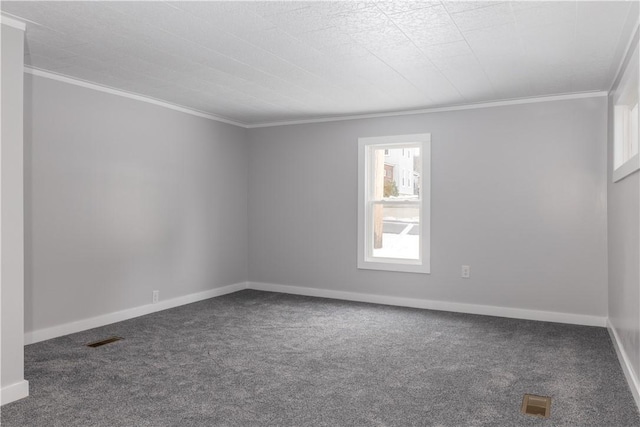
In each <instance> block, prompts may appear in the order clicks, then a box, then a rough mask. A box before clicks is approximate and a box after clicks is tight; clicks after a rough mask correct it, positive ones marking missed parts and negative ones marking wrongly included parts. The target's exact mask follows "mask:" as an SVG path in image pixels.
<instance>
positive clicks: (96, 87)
mask: <svg viewBox="0 0 640 427" xmlns="http://www.w3.org/2000/svg"><path fill="white" fill-rule="evenodd" d="M24 72H25V73H27V74H32V75H34V76H38V77H44V78H46V79H51V80H57V81H60V82H64V83H68V84H72V85H75V86H80V87H84V88H87V89H93V90H97V91H99V92H105V93H108V94H111V95H117V96H122V97H124V98H129V99H135V100H136V101H142V102H146V103H149V104H153V105H158V106H160V107H164V108H169V109H171V110H175V111H180V112H181V113H186V114H191V115H192V116H197V117H202V118H205V119H209V120H213V121H216V122H221V123H227V124H230V125H234V126H238V127H241V128H246V127H247V125H246V124H245V123H241V122H237V121H235V120H230V119H225V118H224V117H219V116H216V115H213V114H208V113H204V112H202V111H198V110H193V109H191V108H187V107H183V106H181V105H176V104H171V103H170V102H167V101H162V100H160V99H156V98H151V97H149V96H144V95H138V94H136V93H133V92H127V91H125V90H121V89H116V88H113V87H109V86H103V85H99V84H96V83H91V82H88V81H85V80H80V79H77V78H74V77H69V76H65V75H62V74H57V73H52V72H51V71H45V70H41V69H39V68H34V67H28V66H25V67H24Z"/></svg>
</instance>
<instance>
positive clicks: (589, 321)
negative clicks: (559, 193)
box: [247, 282, 607, 327]
mask: <svg viewBox="0 0 640 427" xmlns="http://www.w3.org/2000/svg"><path fill="white" fill-rule="evenodd" d="M247 287H248V288H249V289H255V290H259V291H269V292H280V293H285V294H295V295H306V296H313V297H322V298H332V299H341V300H347V301H359V302H369V303H374V304H385V305H396V306H401V307H412V308H426V309H429V310H440V311H453V312H456V313H468V314H482V315H486V316H497V317H509V318H513V319H526V320H539V321H543V322H557V323H569V324H574V325H586V326H601V327H604V326H606V324H607V318H606V317H600V316H590V315H585V314H571V313H559V312H554V311H540V310H527V309H522V308H509V307H496V306H490V305H478V304H465V303H457V302H447V301H434V300H427V299H416V298H403V297H393V296H386V295H374V294H362V293H358V292H345V291H334V290H328V289H319V288H306V287H301V286H289V285H277V284H273V283H261V282H249V283H248V284H247Z"/></svg>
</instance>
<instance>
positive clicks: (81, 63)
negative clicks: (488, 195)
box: [1, 1, 638, 124]
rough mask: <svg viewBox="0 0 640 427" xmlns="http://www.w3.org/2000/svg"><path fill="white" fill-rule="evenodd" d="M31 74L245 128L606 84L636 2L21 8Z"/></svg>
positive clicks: (33, 4)
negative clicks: (102, 88)
mask: <svg viewBox="0 0 640 427" xmlns="http://www.w3.org/2000/svg"><path fill="white" fill-rule="evenodd" d="M1 8H2V11H3V12H5V13H8V14H10V15H12V16H15V17H18V18H20V19H22V20H25V21H26V22H27V33H26V52H25V62H26V64H27V65H28V66H31V67H34V68H39V69H43V70H48V71H52V72H54V73H58V74H62V75H66V76H70V77H74V78H78V79H82V80H86V81H90V82H94V83H98V84H101V85H105V86H110V87H114V88H118V89H122V90H125V91H129V92H133V93H137V94H141V95H145V96H149V97H153V98H157V99H161V100H165V101H167V102H170V103H173V104H178V105H182V106H185V107H188V108H191V109H195V110H199V111H202V112H206V113H209V114H213V115H217V116H220V117H224V118H228V119H232V120H235V121H238V122H242V123H246V124H257V123H265V122H276V121H288V120H298V119H309V118H317V117H323V116H338V115H354V114H366V113H378V112H392V111H403V110H414V109H423V108H431V107H439V106H450V105H459V104H468V103H476V102H485V101H495V100H503V99H513V98H522V97H534V96H543V95H552V94H565V93H575V92H584V91H600V90H608V89H609V88H610V85H611V83H612V80H613V78H614V74H615V72H616V70H617V68H618V66H619V63H620V60H621V57H622V54H623V50H624V48H625V47H626V44H627V41H628V39H629V38H630V37H631V35H632V34H631V33H632V30H633V29H634V28H633V25H630V24H633V23H635V22H637V17H638V3H637V2H635V1H604V2H582V1H571V2H569V1H566V2H530V1H526V2H447V1H442V2H438V1H381V2H380V1H378V2H350V1H339V2H333V1H320V2H296V1H286V2H279V1H269V2H184V1H176V2H99V1H98V2H95V1H94V2H38V1H27V2H13V1H3V2H2V4H1Z"/></svg>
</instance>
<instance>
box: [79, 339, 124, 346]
mask: <svg viewBox="0 0 640 427" xmlns="http://www.w3.org/2000/svg"><path fill="white" fill-rule="evenodd" d="M121 339H122V338H120V337H109V338H107V339H104V340H100V341H94V342H90V343H89V344H87V347H94V348H95V347H100V346H103V345H105V344H111V343H112V342H116V341H120V340H121Z"/></svg>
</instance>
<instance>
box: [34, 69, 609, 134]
mask: <svg viewBox="0 0 640 427" xmlns="http://www.w3.org/2000/svg"><path fill="white" fill-rule="evenodd" d="M24 71H25V73H28V74H32V75H34V76H38V77H44V78H48V79H52V80H58V81H61V82H65V83H69V84H72V85H76V86H81V87H84V88H88V89H94V90H97V91H100V92H106V93H110V94H112V95H117V96H122V97H125V98H130V99H135V100H137V101H142V102H148V103H150V104H154V105H158V106H161V107H165V108H169V109H172V110H176V111H180V112H183V113H186V114H191V115H194V116H197V117H203V118H205V119H209V120H213V121H216V122H221V123H227V124H230V125H234V126H238V127H241V128H245V129H254V128H264V127H273V126H289V125H300V124H306V123H325V122H339V121H344V120H360V119H373V118H379V117H397V116H411V115H415V114H428V113H441V112H446V111H460V110H473V109H477V108H492V107H503V106H509V105H519V104H532V103H536V102H551V101H566V100H572V99H582V98H594V97H600V96H607V95H608V92H604V91H599V92H580V93H567V94H561V95H548V96H539V97H531V98H519V99H508V100H502V101H491V102H481V103H477V104H464V105H453V106H450V107H434V108H424V109H419V110H407V111H393V112H384V113H371V114H354V115H348V116H329V117H318V118H311V119H301V120H285V121H281V122H267V123H244V122H239V121H236V120H231V119H226V118H224V117H220V116H216V115H214V114H209V113H205V112H202V111H198V110H193V109H191V108H187V107H183V106H181V105H176V104H171V103H170V102H167V101H163V100H160V99H156V98H151V97H149V96H145V95H139V94H136V93H132V92H127V91H125V90H122V89H117V88H113V87H109V86H103V85H99V84H96V83H91V82H88V81H85V80H81V79H77V78H75V77H70V76H65V75H62V74H58V73H54V72H51V71H46V70H42V69H39V68H35V67H29V66H25V69H24Z"/></svg>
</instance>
